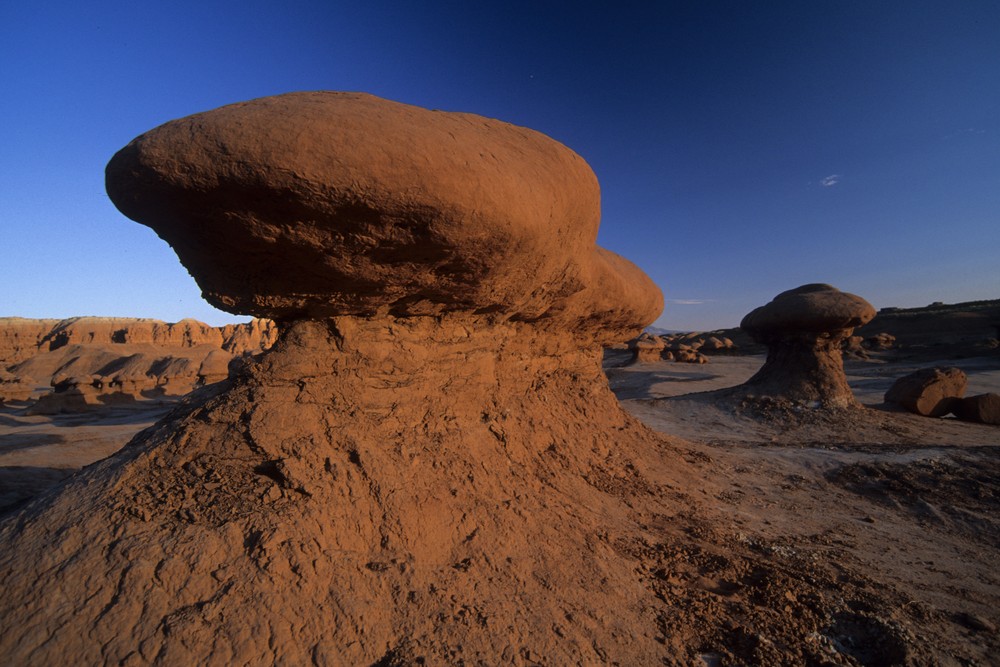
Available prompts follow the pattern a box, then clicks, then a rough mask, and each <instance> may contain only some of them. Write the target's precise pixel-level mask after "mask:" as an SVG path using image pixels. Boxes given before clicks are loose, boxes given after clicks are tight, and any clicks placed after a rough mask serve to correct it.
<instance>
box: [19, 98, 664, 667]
mask: <svg viewBox="0 0 1000 667" xmlns="http://www.w3.org/2000/svg"><path fill="white" fill-rule="evenodd" d="M107 174H108V191H109V193H110V195H111V196H112V199H113V201H114V202H115V203H116V205H118V206H119V207H120V208H121V210H122V211H123V212H125V213H126V214H127V215H129V216H131V217H133V218H135V219H137V220H139V221H140V222H142V223H143V224H147V225H149V226H151V227H153V228H154V229H155V230H156V231H157V233H158V234H160V235H161V237H163V238H164V239H166V240H167V241H168V242H170V243H171V245H172V246H173V247H174V249H175V250H176V251H177V253H178V256H179V257H180V258H181V260H182V262H184V264H185V265H186V266H187V267H188V268H189V270H190V271H191V274H192V275H193V276H194V278H195V279H196V280H197V281H198V283H199V285H201V287H202V289H203V290H204V293H205V296H206V298H208V299H209V300H210V301H211V302H212V303H214V304H215V305H217V306H220V307H222V308H225V309H228V310H231V311H234V312H241V313H252V314H257V315H263V316H267V317H273V318H276V319H277V320H279V329H280V333H279V337H278V340H277V342H276V343H275V345H274V347H273V348H272V349H271V350H270V351H268V352H267V353H265V354H264V355H263V356H262V357H261V358H260V359H259V360H256V361H252V360H251V361H247V362H246V363H245V365H244V366H243V367H242V369H240V370H239V371H238V373H237V375H236V376H235V377H234V378H232V379H231V380H229V381H226V382H221V383H219V384H216V385H213V386H212V387H210V388H207V389H205V390H202V393H201V394H196V395H195V396H194V397H192V398H191V399H189V401H188V403H187V404H186V407H185V408H184V409H181V410H178V411H175V412H174V413H173V414H172V415H171V416H170V417H169V418H168V419H167V420H165V421H163V422H161V423H160V424H158V425H157V426H155V427H153V428H151V429H148V430H146V431H144V432H143V433H141V434H139V435H138V436H137V437H136V438H135V439H134V440H133V441H132V442H131V443H130V444H129V445H127V446H126V447H125V449H123V450H122V451H121V452H120V453H119V454H118V455H116V456H114V457H112V458H110V459H107V460H105V461H103V462H101V463H99V464H96V465H94V466H91V467H89V468H87V470H86V471H85V472H84V473H82V474H81V475H79V476H77V477H75V478H74V479H73V480H71V481H70V482H69V483H67V485H66V486H65V487H64V488H63V489H61V493H55V492H53V493H50V494H48V495H47V496H44V497H42V498H41V499H39V500H37V501H35V502H34V503H33V504H31V505H30V506H28V507H27V508H26V509H25V510H23V511H22V513H21V514H20V515H19V516H17V517H15V518H13V519H11V520H8V521H7V522H5V523H4V524H3V525H2V526H0V531H2V543H3V544H5V545H7V548H6V550H5V552H4V553H3V554H0V586H2V587H3V590H4V592H5V594H4V596H2V598H0V621H2V622H3V623H4V627H5V628H7V630H6V631H5V632H4V633H3V635H2V637H0V651H2V652H3V655H5V656H6V657H7V658H8V659H9V660H10V661H12V662H13V663H35V664H69V663H71V662H72V663H77V664H96V663H115V664H119V663H120V664H129V663H132V662H135V663H148V662H158V663H161V664H206V665H229V664H255V663H273V664H321V665H322V664H417V663H421V662H426V663H428V664H446V663H448V664H453V663H456V662H466V663H496V662H507V663H516V662H518V661H525V662H528V661H535V660H538V659H539V658H541V659H542V660H544V661H546V662H551V663H552V664H574V663H582V664H592V663H597V662H618V663H620V664H653V663H658V662H663V661H665V660H666V659H667V658H668V654H669V652H670V651H669V649H668V647H667V646H666V645H664V644H663V643H661V642H660V641H659V640H658V638H659V637H660V635H661V633H662V629H661V628H662V625H661V618H660V617H659V616H658V613H657V611H656V609H657V607H658V606H659V605H661V604H662V603H661V601H660V600H658V599H657V598H656V596H655V595H654V594H653V592H652V591H651V590H650V589H649V588H648V587H646V586H644V585H643V584H642V583H641V582H640V581H639V580H638V579H637V578H636V575H635V561H634V559H633V558H631V557H629V556H628V555H627V554H626V553H624V552H623V551H621V550H619V549H618V547H617V546H616V543H615V542H614V540H613V539H612V538H609V537H608V536H609V535H611V534H615V533H617V532H619V531H621V530H632V529H633V528H634V530H635V531H641V530H643V529H642V528H640V527H639V523H638V521H639V519H638V518H637V517H636V515H635V513H634V512H633V511H632V509H631V508H630V505H629V504H628V503H627V502H626V500H625V499H626V498H627V497H630V494H639V493H642V489H643V488H645V487H644V484H645V481H644V479H645V478H644V475H643V469H644V465H645V464H644V463H643V461H644V460H647V459H648V456H649V455H648V453H649V452H652V451H655V450H656V448H657V447H659V446H660V444H661V442H662V441H661V440H660V439H659V437H658V436H656V435H655V434H653V433H652V432H650V431H648V430H647V429H645V428H644V427H642V426H641V425H640V424H638V422H636V421H635V420H633V419H632V418H630V417H629V416H627V415H626V414H625V413H624V412H623V411H622V410H621V409H620V408H619V407H618V404H617V401H616V400H615V398H614V396H613V395H612V394H611V392H610V390H609V389H608V386H607V381H606V379H605V378H604V376H603V373H602V371H601V365H600V361H601V349H602V344H603V343H604V342H606V341H608V340H615V339H617V340H622V339H625V338H628V337H630V336H634V335H635V334H636V333H637V332H638V331H639V330H641V328H642V327H643V326H644V325H646V324H648V323H650V322H652V321H653V320H654V319H655V317H656V316H657V315H658V313H659V311H660V308H661V306H662V297H661V296H660V293H659V291H658V290H657V289H656V288H655V286H653V284H652V283H651V282H650V281H649V279H648V278H647V277H646V276H645V275H644V274H643V273H642V272H641V271H640V270H639V269H637V268H636V267H635V266H633V265H632V264H630V263H629V262H627V261H626V260H624V259H622V258H620V257H618V256H617V255H614V254H613V253H609V252H607V251H604V250H601V249H600V248H597V247H596V246H595V245H594V238H595V234H596V229H597V222H598V217H599V212H598V190H597V184H596V179H595V178H594V176H593V174H592V173H591V172H590V170H589V168H588V167H587V166H586V164H585V163H584V162H583V160H582V159H580V158H579V156H577V155H576V154H574V153H572V151H570V150H569V149H567V148H565V147H564V146H561V145H560V144H558V143H556V142H554V141H552V140H551V139H548V138H547V137H544V136H543V135H540V134H538V133H535V132H532V131H531V130H526V129H524V128H518V127H514V126H511V125H508V124H505V123H501V122H499V121H494V120H489V119H485V118H480V117H477V116H471V115H468V114H448V113H441V112H430V111H426V110H423V109H417V108H415V107H408V106H406V105H400V104H396V103H393V102H388V101H385V100H379V99H377V98H373V97H370V96H366V95H354V94H338V93H306V94H294V95H288V96H281V97H278V98H267V99H264V100H255V101H252V102H247V103H244V104H240V105H233V106H231V107H224V108H222V109H219V110H216V111H212V112H208V113H205V114H198V115H196V116H192V117H189V118H186V119H181V120H178V121H173V122H171V123H168V124H166V125H164V126H162V127H160V128H157V129H155V130H153V131H151V132H149V133H147V134H146V135H143V136H142V137H139V138H138V139H136V140H135V141H133V142H132V143H131V144H129V146H127V147H126V148H124V149H123V150H122V151H121V152H120V153H119V154H118V155H116V156H115V158H114V159H113V160H112V161H111V163H110V164H109V166H108V172H107ZM567 334H571V335H567ZM640 452H646V454H645V455H643V454H640ZM644 456H645V457H647V459H644V458H643V457H644ZM629 527H631V528H629Z"/></svg>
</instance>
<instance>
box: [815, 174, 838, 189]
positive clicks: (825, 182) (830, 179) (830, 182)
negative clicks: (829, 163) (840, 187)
mask: <svg viewBox="0 0 1000 667" xmlns="http://www.w3.org/2000/svg"><path fill="white" fill-rule="evenodd" d="M837 183H840V174H830V175H829V176H827V177H826V178H821V179H820V181H819V184H820V185H822V186H823V187H824V188H829V187H832V186H834V185H836V184H837Z"/></svg>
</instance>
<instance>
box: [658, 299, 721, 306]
mask: <svg viewBox="0 0 1000 667" xmlns="http://www.w3.org/2000/svg"><path fill="white" fill-rule="evenodd" d="M710 302H711V299H667V303H669V304H673V305H675V306H700V305H701V304H703V303H710Z"/></svg>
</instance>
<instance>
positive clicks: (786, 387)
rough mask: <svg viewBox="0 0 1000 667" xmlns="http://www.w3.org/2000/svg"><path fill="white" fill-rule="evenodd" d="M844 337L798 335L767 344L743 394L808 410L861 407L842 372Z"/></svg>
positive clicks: (743, 387) (745, 385) (742, 388)
mask: <svg viewBox="0 0 1000 667" xmlns="http://www.w3.org/2000/svg"><path fill="white" fill-rule="evenodd" d="M845 338H846V336H836V335H819V336H817V335H812V334H800V335H799V336H796V337H791V336H789V337H786V338H784V339H783V340H782V341H781V343H780V344H769V348H768V354H767V360H766V361H765V362H764V365H763V366H762V367H761V369H760V370H759V371H758V372H757V373H756V374H755V375H754V376H753V377H751V378H750V379H749V380H747V381H746V382H745V383H744V384H743V385H741V387H740V388H739V389H740V390H741V391H743V393H745V394H746V395H752V396H755V397H760V398H768V399H780V400H782V401H786V402H789V403H793V404H799V405H804V406H809V407H823V408H854V407H861V404H860V403H858V401H857V399H856V398H854V393H853V392H852V391H851V388H850V386H849V385H848V384H847V376H846V375H845V373H844V361H843V354H842V352H841V344H842V342H843V340H844V339H845Z"/></svg>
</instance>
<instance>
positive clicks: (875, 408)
mask: <svg viewBox="0 0 1000 667" xmlns="http://www.w3.org/2000/svg"><path fill="white" fill-rule="evenodd" d="M627 358H628V355H627V353H620V352H609V354H608V355H607V357H606V360H605V366H606V371H607V374H608V377H609V380H610V383H611V386H612V389H613V390H614V391H615V393H616V394H617V395H618V397H619V399H620V401H621V403H622V405H623V406H624V407H625V408H626V409H627V410H628V411H629V412H631V413H632V414H633V415H635V416H636V417H638V418H639V419H641V420H642V421H643V422H645V423H646V424H647V425H649V426H650V427H652V428H654V429H656V430H659V431H661V432H663V433H667V434H670V435H676V436H680V437H683V438H685V439H687V440H688V441H689V442H690V443H691V444H690V446H691V448H692V452H694V454H695V456H696V458H699V459H700V464H701V467H702V468H703V469H704V471H705V480H706V484H711V485H712V494H714V496H715V502H714V503H712V502H710V503H708V504H707V505H705V506H704V507H702V508H701V509H702V510H703V511H706V512H709V513H714V514H715V516H716V518H717V524H716V527H717V529H718V530H719V531H720V532H721V533H729V534H733V535H736V536H737V539H741V540H744V541H745V542H746V543H747V544H749V545H750V546H759V547H760V548H761V549H763V550H764V551H765V552H767V553H768V554H769V557H770V559H771V561H772V562H774V561H777V562H779V563H780V562H781V561H782V560H784V559H797V560H802V559H805V560H807V561H808V560H812V561H815V562H821V563H825V564H826V565H828V566H829V565H832V566H833V567H834V568H836V569H838V570H840V571H842V572H843V576H844V577H848V578H849V577H854V576H857V575H858V574H859V573H862V574H863V575H864V576H866V577H869V578H870V579H871V582H870V585H872V586H875V587H878V588H879V589H887V590H890V591H892V592H894V593H898V594H900V595H901V596H902V598H903V599H905V600H906V601H907V604H909V605H915V608H916V609H918V610H919V615H922V616H923V617H926V618H927V619H934V620H933V623H936V624H938V627H940V628H941V630H942V634H944V635H950V636H951V637H952V638H953V640H954V641H955V642H957V643H958V644H961V648H957V649H954V650H953V653H954V654H955V655H961V656H963V662H960V663H950V662H948V663H942V664H975V665H997V664H1000V656H998V654H997V653H996V651H997V638H998V631H997V626H1000V612H998V609H1000V512H998V510H1000V427H996V426H986V425H981V424H970V423H965V422H960V421H958V420H956V419H953V418H942V419H931V418H926V417H919V416H917V415H913V414H909V413H905V412H898V411H893V410H891V409H889V408H888V406H885V405H884V404H882V396H883V394H884V392H885V390H886V389H888V387H889V386H890V385H891V384H892V382H893V381H894V379H895V378H897V377H900V376H902V375H905V374H907V373H909V372H911V371H912V370H915V369H916V368H917V367H922V366H933V365H947V366H957V367H959V368H962V369H963V370H964V371H965V372H966V373H967V374H968V376H969V387H968V391H967V395H973V394H979V393H985V392H991V391H992V392H1000V356H993V357H979V358H972V359H960V360H949V361H946V362H940V361H939V362H937V363H934V362H924V363H907V362H905V361H904V362H900V363H886V362H884V361H883V360H880V359H873V360H871V361H849V362H848V363H846V364H845V370H846V371H847V374H848V380H849V383H850V385H851V387H852V389H853V390H854V392H855V395H856V396H857V397H858V399H859V400H860V401H861V402H862V403H863V404H864V405H865V409H864V410H863V411H860V412H859V411H844V414H837V413H832V414H825V415H816V414H809V411H805V412H803V413H794V412H793V413H789V412H787V411H781V410H775V411H774V412H773V413H769V412H768V411H767V410H761V409H751V408H747V407H745V406H742V407H741V406H740V405H739V404H734V403H733V401H732V400H731V399H721V398H719V396H718V394H713V393H711V392H713V391H714V390H719V389H723V388H725V387H730V386H733V385H736V384H739V383H740V382H742V381H744V380H746V379H748V378H749V377H750V376H751V375H753V373H754V372H756V370H757V369H758V368H759V367H760V366H761V364H762V363H763V357H723V356H717V357H713V358H712V360H711V362H710V363H709V364H705V365H701V366H697V365H686V364H675V363H669V362H661V363H655V364H648V365H637V366H625V367H621V366H619V364H622V363H624V362H625V361H626V360H627ZM693 392H706V393H693ZM867 657H868V658H869V660H864V659H861V660H859V661H860V662H861V663H862V664H897V663H898V664H902V663H903V662H905V661H901V660H896V659H895V658H893V656H892V655H890V654H883V655H881V656H879V655H868V656H867Z"/></svg>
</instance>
